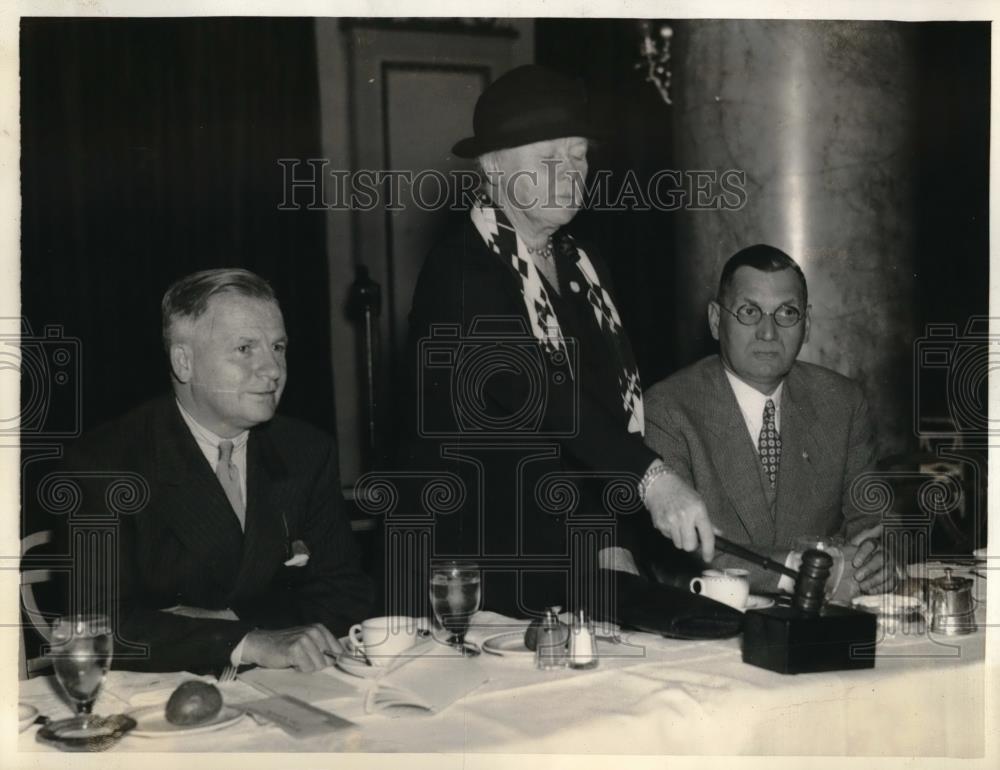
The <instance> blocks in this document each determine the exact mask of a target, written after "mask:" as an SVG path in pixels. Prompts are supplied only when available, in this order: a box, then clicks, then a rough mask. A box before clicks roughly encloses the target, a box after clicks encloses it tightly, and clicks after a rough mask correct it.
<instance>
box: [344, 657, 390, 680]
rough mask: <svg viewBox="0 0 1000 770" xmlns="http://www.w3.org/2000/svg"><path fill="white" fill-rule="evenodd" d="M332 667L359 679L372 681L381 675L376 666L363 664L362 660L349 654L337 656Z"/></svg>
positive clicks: (379, 669)
mask: <svg viewBox="0 0 1000 770" xmlns="http://www.w3.org/2000/svg"><path fill="white" fill-rule="evenodd" d="M333 665H335V666H336V667H337V668H339V669H340V670H341V671H343V672H344V673H345V674H350V675H351V676H356V677H359V678H360V679H374V678H375V677H377V676H379V675H380V674H381V673H382V670H381V668H379V667H378V666H369V665H368V664H367V663H365V661H364V658H360V657H357V656H356V655H352V654H351V653H349V652H344V653H341V654H340V655H338V656H337V658H336V660H334V663H333Z"/></svg>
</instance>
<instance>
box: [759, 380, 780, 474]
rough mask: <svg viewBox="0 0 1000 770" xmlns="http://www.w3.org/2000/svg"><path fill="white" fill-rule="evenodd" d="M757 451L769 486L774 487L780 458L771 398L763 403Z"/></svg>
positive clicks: (778, 438)
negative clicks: (769, 483)
mask: <svg viewBox="0 0 1000 770" xmlns="http://www.w3.org/2000/svg"><path fill="white" fill-rule="evenodd" d="M757 451H758V452H759V453H760V462H761V465H763V466H764V473H766V474H767V478H768V479H769V480H770V481H771V488H772V489H773V488H774V485H775V483H776V482H777V480H778V463H779V462H780V460H781V436H779V435H778V431H777V429H776V428H775V427H774V402H773V401H772V400H771V399H768V400H767V403H766V404H764V424H763V425H762V426H761V429H760V438H758V439H757Z"/></svg>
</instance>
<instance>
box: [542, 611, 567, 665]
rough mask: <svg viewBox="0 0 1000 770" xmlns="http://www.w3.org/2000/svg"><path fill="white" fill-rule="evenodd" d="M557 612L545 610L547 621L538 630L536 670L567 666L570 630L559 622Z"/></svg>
mask: <svg viewBox="0 0 1000 770" xmlns="http://www.w3.org/2000/svg"><path fill="white" fill-rule="evenodd" d="M557 612H558V611H557V610H556V609H555V608H553V607H550V608H549V609H547V610H545V619H544V620H543V621H542V627H541V628H540V629H539V630H538V646H537V647H536V648H535V668H540V669H543V670H547V669H552V668H564V667H565V666H566V637H567V636H568V629H567V628H566V626H564V625H563V624H562V623H560V622H559V617H558V615H557Z"/></svg>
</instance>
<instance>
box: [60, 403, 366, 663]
mask: <svg viewBox="0 0 1000 770" xmlns="http://www.w3.org/2000/svg"><path fill="white" fill-rule="evenodd" d="M68 464H69V465H70V467H71V468H72V469H74V470H83V471H90V472H92V473H100V474H114V473H115V472H118V471H131V472H134V473H138V474H140V475H141V476H142V477H143V478H144V479H145V480H146V482H147V483H148V485H149V492H150V495H149V502H148V503H147V505H146V506H145V507H144V508H143V509H142V510H140V511H139V512H137V513H135V514H132V515H127V516H126V515H123V516H120V517H119V524H118V529H117V533H116V540H117V557H118V567H117V569H118V579H117V580H116V581H114V583H113V585H112V586H111V589H110V594H111V596H112V599H113V601H114V602H116V603H117V604H118V618H117V624H116V627H117V630H118V636H119V640H120V641H129V642H134V643H138V644H144V645H148V647H149V656H148V658H136V659H131V658H128V657H126V656H124V655H119V652H120V651H121V652H123V653H124V650H125V645H122V644H119V643H118V641H116V650H115V661H114V664H113V665H115V667H119V668H133V669H148V670H154V671H169V670H179V669H185V670H189V671H199V670H217V669H219V668H221V667H223V666H225V665H226V664H227V663H228V662H229V654H230V652H231V651H232V649H233V647H235V646H236V644H237V642H238V641H239V640H240V639H241V638H242V637H243V636H244V635H245V634H246V633H247V632H248V631H250V630H252V629H253V628H265V629H277V628H287V627H290V626H294V625H301V624H305V623H315V622H319V623H324V624H326V625H327V626H328V627H329V628H330V630H331V631H333V632H334V633H336V634H340V633H344V632H345V631H346V630H347V628H348V626H349V625H350V624H352V623H354V622H356V621H359V620H361V619H363V618H365V617H367V613H368V612H369V611H370V609H371V602H372V592H371V585H370V581H369V580H368V578H367V577H366V576H365V575H364V574H363V573H362V572H361V570H360V567H359V563H358V555H357V550H356V547H355V543H354V539H353V535H352V533H351V527H350V522H349V520H348V518H347V516H346V514H345V512H344V510H343V503H342V499H341V490H340V484H339V480H338V479H339V474H338V465H337V447H336V442H335V441H334V439H333V438H332V437H331V436H329V435H327V434H325V433H323V432H322V431H320V430H318V429H316V428H313V427H311V426H309V425H307V424H305V423H302V422H299V421H297V420H292V419H289V418H285V417H282V416H280V415H279V416H276V417H275V418H274V419H272V420H271V421H270V422H268V423H265V424H263V425H259V426H257V427H255V428H253V429H252V430H251V431H250V439H249V442H248V444H247V507H246V530H245V533H244V532H242V531H241V530H240V526H239V522H238V520H237V518H236V516H235V514H234V513H233V510H232V508H231V507H230V504H229V501H228V500H227V499H226V496H225V492H223V490H222V486H221V485H220V484H219V482H218V479H217V478H216V477H215V474H214V472H213V470H212V468H211V467H210V466H209V464H208V463H206V462H205V457H204V455H203V454H202V452H201V450H200V449H199V448H198V445H197V444H196V442H195V440H194V437H193V436H192V435H191V432H190V430H188V428H187V426H186V425H185V424H184V422H183V420H182V418H181V416H180V413H179V412H178V409H177V406H176V404H175V402H174V398H173V396H172V395H171V396H167V397H164V398H160V399H157V400H154V401H152V402H149V403H147V404H145V405H143V406H141V407H139V408H138V409H137V410H135V411H134V412H132V413H130V414H128V415H126V416H124V417H122V418H120V419H119V420H117V421H115V422H112V423H110V424H108V425H106V426H103V427H102V428H99V429H98V430H96V431H94V432H93V433H92V434H90V435H88V436H86V437H84V439H82V440H81V442H79V443H78V444H77V446H76V447H74V449H73V450H72V451H71V453H70V459H69V463H68ZM104 500H105V497H104V494H103V492H102V490H101V489H100V488H96V487H95V485H94V483H90V484H87V485H85V489H84V503H83V508H82V515H83V516H88V515H90V516H98V517H100V516H102V515H104ZM294 540H302V541H303V542H305V544H306V546H307V547H308V548H309V551H310V558H309V562H308V564H307V565H306V566H304V567H296V568H292V567H285V566H283V562H284V561H285V560H287V559H288V558H289V557H290V555H291V554H290V546H291V542H292V541H294ZM95 577H98V576H93V575H91V576H89V577H86V578H85V581H86V582H87V583H88V585H87V586H86V588H87V589H88V590H90V589H91V588H93V587H96V586H91V585H90V583H91V582H92V581H93V580H94V578H95ZM105 588H106V587H105ZM175 605H188V606H193V607H200V608H204V609H213V610H218V609H224V608H231V609H232V610H234V611H235V612H236V614H237V615H238V616H239V621H226V620H214V619H200V618H188V617H180V616H176V615H173V614H168V613H165V612H162V611H161V610H163V609H165V608H168V607H173V606H175Z"/></svg>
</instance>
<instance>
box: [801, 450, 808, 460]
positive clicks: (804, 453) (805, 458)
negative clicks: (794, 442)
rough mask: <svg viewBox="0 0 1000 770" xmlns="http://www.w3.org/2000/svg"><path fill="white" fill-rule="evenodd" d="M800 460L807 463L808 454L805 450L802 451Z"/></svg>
mask: <svg viewBox="0 0 1000 770" xmlns="http://www.w3.org/2000/svg"><path fill="white" fill-rule="evenodd" d="M802 459H803V460H805V461H806V462H809V453H808V452H807V451H806V450H805V449H803V450H802Z"/></svg>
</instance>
